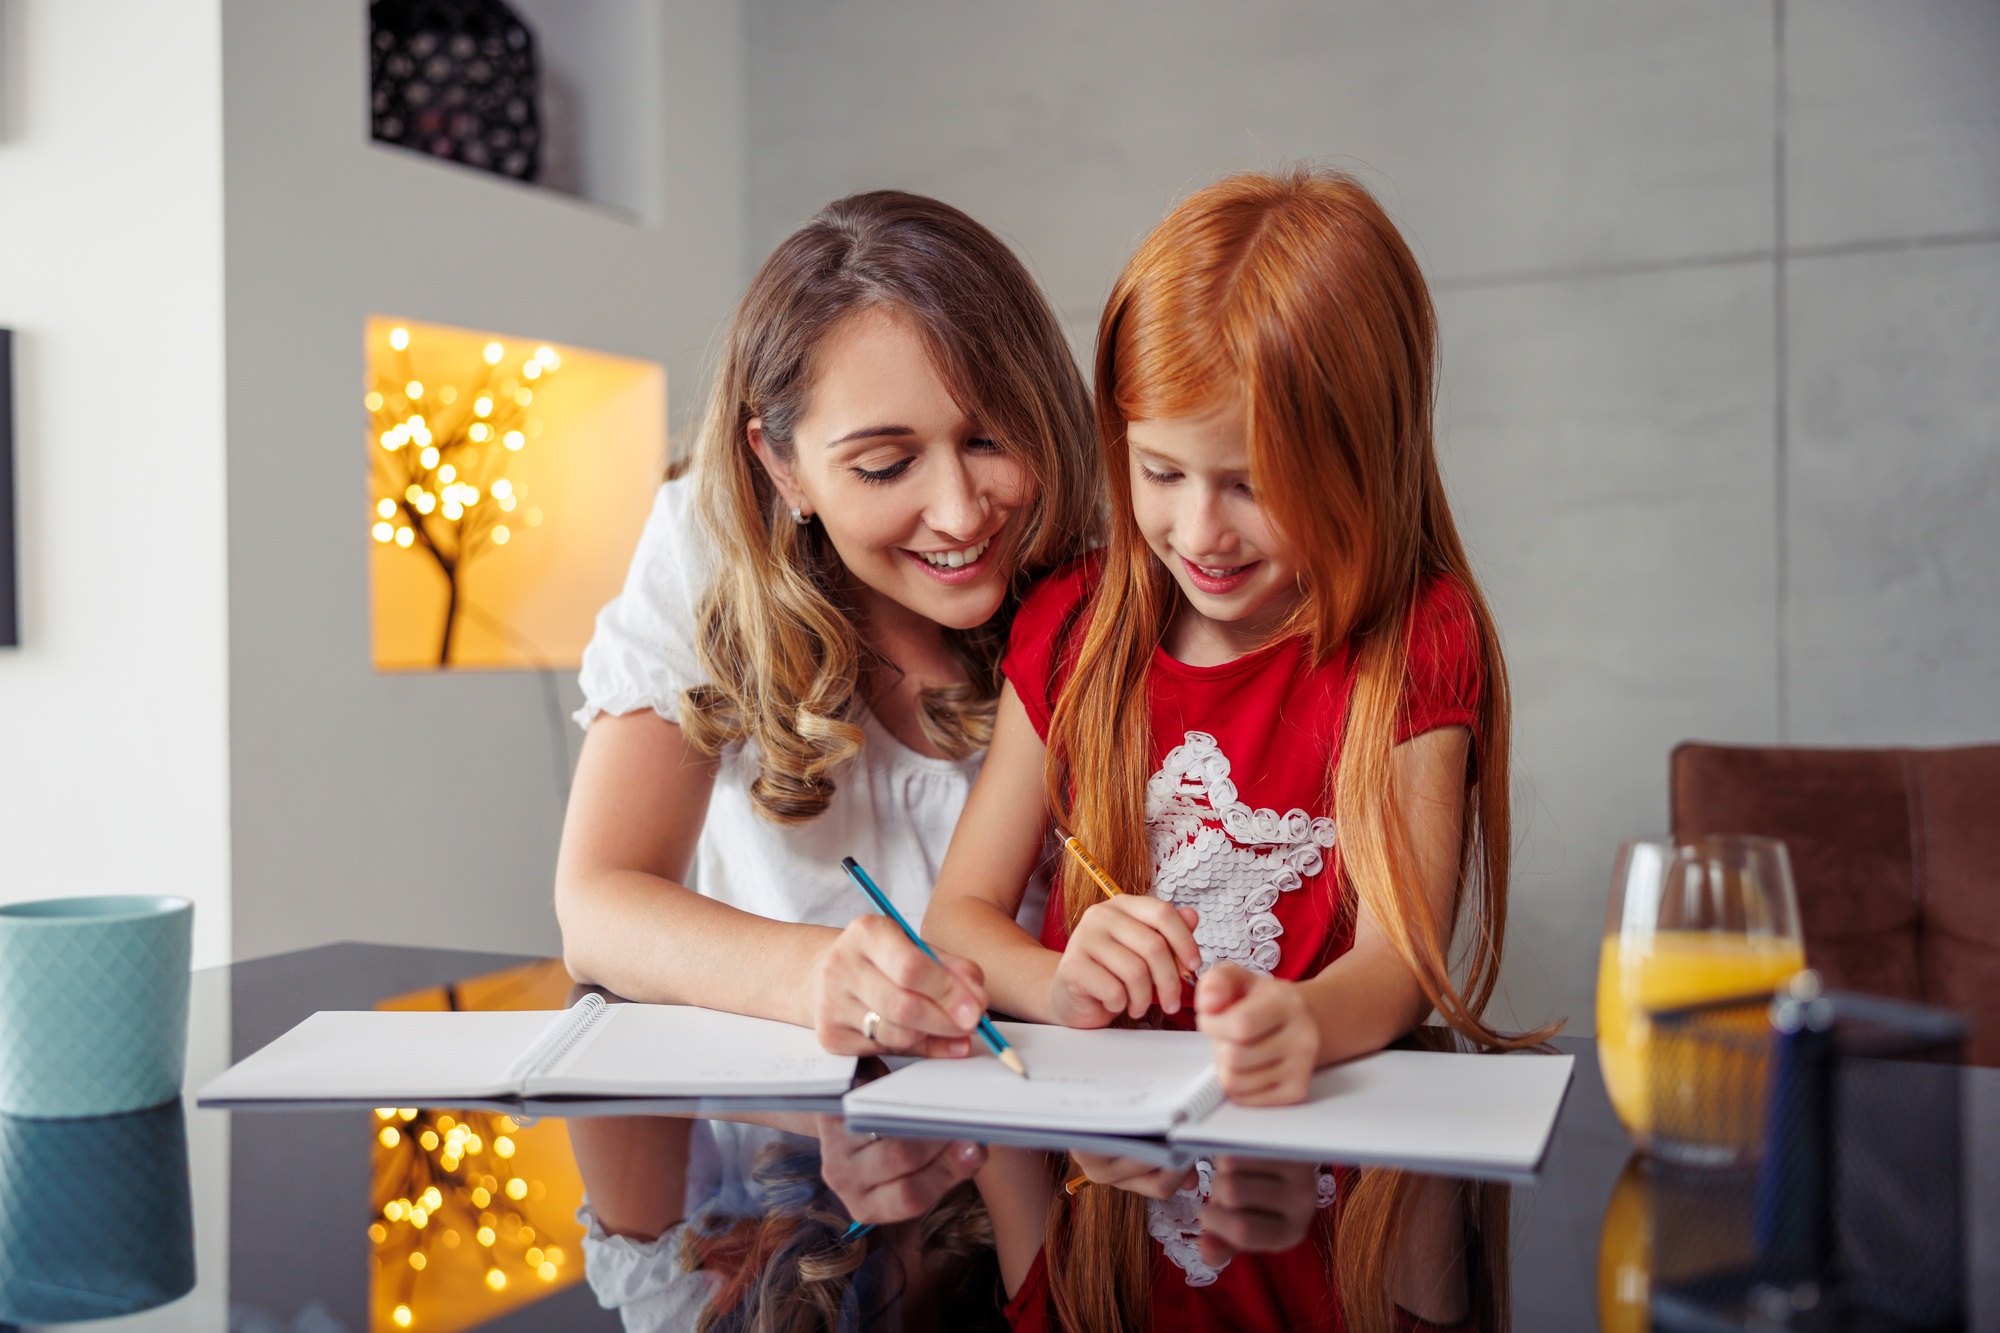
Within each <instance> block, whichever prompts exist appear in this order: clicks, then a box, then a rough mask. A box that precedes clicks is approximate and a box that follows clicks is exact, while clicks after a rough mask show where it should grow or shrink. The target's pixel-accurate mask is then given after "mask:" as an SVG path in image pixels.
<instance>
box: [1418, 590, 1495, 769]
mask: <svg viewBox="0 0 2000 1333" xmlns="http://www.w3.org/2000/svg"><path fill="white" fill-rule="evenodd" d="M1485 684H1486V667H1485V659H1484V656H1483V655H1482V653H1481V650H1480V638H1479V622H1478V621H1477V620H1475V619H1474V618H1473V614H1472V601H1471V599H1470V598H1469V597H1467V596H1466V593H1465V589H1464V588H1463V587H1462V586H1460V584H1459V583H1458V582H1457V580H1455V579H1449V578H1434V579H1432V580H1430V582H1429V583H1427V584H1425V585H1424V588H1423V591H1422V592H1421V593H1420V594H1419V596H1418V598H1417V606H1416V609H1415V611H1414V612H1413V613H1412V614H1411V616H1410V637H1409V653H1408V674H1407V676H1406V677H1405V680H1404V685H1403V706H1402V714H1401V716H1400V717H1399V718H1398V720H1397V725H1396V742H1397V744H1399V745H1400V744H1401V743H1402V742H1404V741H1407V740H1410V739H1411V738H1413V737H1416V736H1421V735H1423V734H1424V733H1425V732H1427V731H1436V730H1437V729H1438V728H1440V727H1469V728H1472V729H1473V730H1474V731H1475V732H1476V731H1477V723H1478V718H1479V695H1480V692H1481V690H1483V689H1484V688H1485ZM1476 745H1477V738H1476V737H1475V749H1476Z"/></svg>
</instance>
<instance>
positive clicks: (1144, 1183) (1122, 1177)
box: [1069, 1152, 1197, 1199]
mask: <svg viewBox="0 0 2000 1333" xmlns="http://www.w3.org/2000/svg"><path fill="white" fill-rule="evenodd" d="M1069 1159H1070V1161H1071V1162H1073V1163H1075V1164H1076V1169H1077V1170H1078V1171H1080V1172H1082V1173H1083V1176H1084V1178H1085V1179H1086V1180H1088V1181H1089V1182H1090V1183H1091V1184H1093V1185H1109V1186H1111V1187H1113V1188H1115V1189H1121V1190H1130V1191H1131V1192H1132V1193H1134V1194H1143V1195H1145V1196H1146V1197H1147V1198H1149V1199H1171V1198H1173V1197H1174V1193H1175V1192H1176V1191H1177V1190H1184V1189H1188V1188H1190V1187H1191V1186H1193V1184H1194V1183H1195V1180H1196V1178H1197V1173H1196V1171H1195V1168H1193V1167H1191V1166H1178V1167H1177V1166H1154V1165H1152V1164H1151V1163H1148V1162H1140V1161H1134V1160H1133V1159H1132V1158H1130V1157H1113V1156H1111V1155H1110V1154H1108V1153H1101V1152H1071V1153H1070V1155H1069ZM1071 1183H1075V1182H1071Z"/></svg>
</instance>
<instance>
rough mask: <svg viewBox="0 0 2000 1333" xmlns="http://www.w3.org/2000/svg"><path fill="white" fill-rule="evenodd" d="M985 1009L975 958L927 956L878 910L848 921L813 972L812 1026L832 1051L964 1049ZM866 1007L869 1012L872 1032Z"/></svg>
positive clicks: (948, 1052) (938, 1052) (940, 1052)
mask: <svg viewBox="0 0 2000 1333" xmlns="http://www.w3.org/2000/svg"><path fill="white" fill-rule="evenodd" d="M985 1012H986V976H985V974H984V973H982V972H981V971H980V970H979V964H977V963H975V962H973V961H972V960H970V959H968V958H959V957H957V956H955V955H953V954H948V953H940V954H939V955H938V957H937V958H935V959H933V958H931V957H929V956H928V955H927V954H925V953H924V951H923V950H922V949H919V948H918V947H917V946H916V945H914V944H912V943H910V937H909V936H907V935H905V934H904V933H903V930H902V927H900V926H898V925H897V924H896V923H895V922H893V921H891V920H890V919H889V918H888V917H886V916H873V915H870V916H863V917H856V918H855V919H854V920H853V921H850V922H849V923H848V924H847V928H846V929H845V930H843V931H841V932H840V934H839V935H838V936H837V937H836V938H835V940H834V943H833V947H832V948H830V949H828V950H827V951H826V952H825V953H824V954H822V955H820V960H819V966H818V967H817V968H816V969H815V972H814V976H813V1030H814V1031H815V1032H816V1033H818V1035H819V1044H820V1045H822V1046H824V1047H825V1048H826V1049H827V1050H829V1051H831V1052H832V1053H833V1054H835V1055H881V1054H882V1053H884V1052H886V1051H894V1052H898V1053H905V1054H911V1055H929V1056H963V1055H970V1054H972V1039H971V1034H972V1030H973V1029H974V1028H975V1027H977V1026H978V1024H979V1016H980V1015H981V1014H983V1013H985ZM870 1013H873V1014H875V1015H876V1016H877V1018H876V1022H875V1023H874V1024H873V1033H874V1035H873V1037H872V1038H871V1037H869V1036H868V1035H867V1029H868V1028H869V1027H870V1024H869V1022H868V1015H869V1014H870Z"/></svg>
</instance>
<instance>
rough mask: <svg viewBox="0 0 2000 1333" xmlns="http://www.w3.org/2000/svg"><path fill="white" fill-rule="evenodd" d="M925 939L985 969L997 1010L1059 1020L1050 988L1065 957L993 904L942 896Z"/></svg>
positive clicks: (991, 1001) (1028, 1017)
mask: <svg viewBox="0 0 2000 1333" xmlns="http://www.w3.org/2000/svg"><path fill="white" fill-rule="evenodd" d="M924 935H925V938H926V939H928V940H929V941H930V942H931V944H932V946H933V947H935V948H940V949H945V950H948V951H950V952H952V953H955V954H958V955H960V956H962V957H965V958H970V959H972V960H973V961H974V962H976V963H978V964H979V966H980V967H981V969H983V970H984V971H985V973H986V995H987V1000H988V1003H989V1004H990V1005H991V1006H992V1007H993V1008H994V1009H997V1010H999V1011H1000V1012H1002V1013H1004V1014H1008V1015H1011V1016H1012V1017H1014V1018H1022V1019H1026V1020H1028V1021H1029V1022H1031V1023H1053V1022H1056V1021H1058V1020H1057V1018H1056V1016H1055V1010H1054V1008H1053V1006H1052V1005H1051V1003H1050V999H1049V987H1050V984H1051V983H1052V982H1053V981H1054V979H1055V975H1056V964H1057V962H1059V961H1060V960H1061V958H1062V955H1061V954H1059V953H1057V952H1056V951H1055V950H1053V949H1048V948H1044V947H1043V946H1042V944H1041V943H1040V942H1039V941H1038V940H1036V939H1035V937H1034V936H1032V935H1030V934H1029V933H1028V932H1027V931H1025V930H1023V929H1021V927H1020V924H1019V923H1018V922H1016V921H1015V920H1014V918H1013V917H1011V916H1008V915H1007V914H1006V913H1005V912H1003V911H1001V910H1000V909H999V908H998V907H996V906H994V905H993V904H992V903H990V902H988V901H986V900H985V899H983V898H979V897H975V896H972V895H949V896H947V895H942V894H941V895H939V896H938V897H936V898H933V899H932V900H931V909H930V911H929V912H928V913H926V914H925V916H924Z"/></svg>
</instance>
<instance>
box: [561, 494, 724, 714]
mask: <svg viewBox="0 0 2000 1333" xmlns="http://www.w3.org/2000/svg"><path fill="white" fill-rule="evenodd" d="M694 497H695V492H694V483H693V482H692V481H691V480H689V479H688V478H685V477H684V478H681V479H679V480H676V481H669V482H667V483H666V484H665V485H663V486H661V487H660V490H659V493H658V495H656V496H655V497H654V500H653V512H652V514H651V515H650V516H649V517H648V518H647V519H646V528H645V531H644V532H642V533H641V534H640V535H639V547H638V549H637V550H636V551H634V552H633V553H632V564H631V567H630V569H628V570H627V571H626V574H625V587H624V588H623V590H622V591H620V592H619V594H618V595H617V596H616V597H614V598H612V599H611V601H610V603H609V604H607V605H606V606H605V608H604V609H603V610H602V611H599V612H598V613H597V629H596V632H595V633H593V634H592V635H591V638H590V645H589V646H588V647H587V648H585V649H584V650H583V670H582V671H581V672H579V673H578V676H577V682H578V684H580V685H581V686H582V687H583V707H582V708H580V709H578V710H577V712H576V721H577V724H578V725H579V726H584V727H588V726H589V725H590V720H591V719H592V718H594V717H596V716H597V715H598V714H599V713H610V714H612V715H613V716H617V715H619V714H623V713H634V712H637V711H638V710H639V709H641V708H650V709H652V710H653V711H654V712H656V713H658V714H659V715H660V716H661V717H663V718H665V719H667V720H668V721H669V722H678V721H679V720H680V711H681V691H682V690H685V689H687V688H689V687H690V686H693V685H699V684H702V683H703V682H704V681H706V680H707V675H706V673H704V672H703V671H702V669H701V662H700V660H699V659H698V658H697V657H696V655H695V606H696V604H697V603H698V602H699V601H700V600H701V595H702V593H703V591H704V590H705V589H706V588H707V586H708V579H709V570H710V566H709V560H708V556H707V552H706V547H707V545H708V543H707V541H706V536H705V534H704V533H703V532H702V531H701V530H700V527H699V520H698V518H697V517H696V514H695V505H694Z"/></svg>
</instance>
